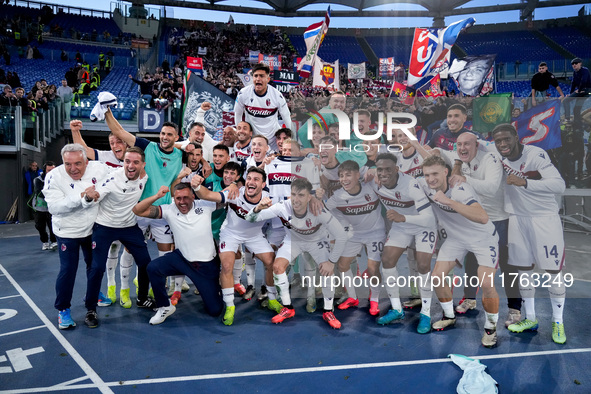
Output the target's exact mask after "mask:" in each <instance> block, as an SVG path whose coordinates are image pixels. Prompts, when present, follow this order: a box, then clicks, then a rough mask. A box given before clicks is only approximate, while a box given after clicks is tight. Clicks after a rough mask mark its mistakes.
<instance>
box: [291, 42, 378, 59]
mask: <svg viewBox="0 0 591 394" xmlns="http://www.w3.org/2000/svg"><path fill="white" fill-rule="evenodd" d="M289 39H290V41H291V43H292V44H293V46H294V47H295V49H296V50H297V51H298V54H299V55H300V56H304V55H305V54H306V43H305V42H304V37H303V36H302V35H290V36H289ZM318 56H320V58H322V60H324V61H327V62H334V61H335V60H337V59H338V60H339V62H340V64H346V63H361V62H365V61H367V57H366V56H365V55H364V53H363V49H362V48H361V46H360V45H359V43H358V42H357V39H355V37H352V36H328V35H327V36H326V37H325V38H324V41H323V42H322V46H321V47H320V51H319V52H318Z"/></svg>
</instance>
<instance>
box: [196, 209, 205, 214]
mask: <svg viewBox="0 0 591 394" xmlns="http://www.w3.org/2000/svg"><path fill="white" fill-rule="evenodd" d="M195 213H196V214H197V215H201V214H202V213H203V208H196V209H195Z"/></svg>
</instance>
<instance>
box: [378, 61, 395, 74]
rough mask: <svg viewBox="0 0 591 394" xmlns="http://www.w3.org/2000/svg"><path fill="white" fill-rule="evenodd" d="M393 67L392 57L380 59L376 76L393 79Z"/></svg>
mask: <svg viewBox="0 0 591 394" xmlns="http://www.w3.org/2000/svg"><path fill="white" fill-rule="evenodd" d="M394 66H395V64H394V58H393V57H381V58H380V60H379V66H378V75H379V76H380V77H393V76H394Z"/></svg>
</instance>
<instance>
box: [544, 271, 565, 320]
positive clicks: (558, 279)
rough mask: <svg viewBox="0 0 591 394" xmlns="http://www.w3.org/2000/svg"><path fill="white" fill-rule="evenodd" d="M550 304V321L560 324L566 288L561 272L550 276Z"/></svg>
mask: <svg viewBox="0 0 591 394" xmlns="http://www.w3.org/2000/svg"><path fill="white" fill-rule="evenodd" d="M548 293H550V303H551V304H552V321H553V322H555V323H562V313H563V311H564V302H565V301H566V286H565V285H564V278H563V277H562V272H559V273H557V274H550V287H549V288H548Z"/></svg>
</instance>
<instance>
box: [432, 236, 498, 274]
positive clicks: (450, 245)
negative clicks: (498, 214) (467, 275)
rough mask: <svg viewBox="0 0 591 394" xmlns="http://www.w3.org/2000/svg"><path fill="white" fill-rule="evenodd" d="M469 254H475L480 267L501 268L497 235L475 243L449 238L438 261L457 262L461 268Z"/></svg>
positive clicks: (441, 250) (440, 250)
mask: <svg viewBox="0 0 591 394" xmlns="http://www.w3.org/2000/svg"><path fill="white" fill-rule="evenodd" d="M468 252H472V253H474V256H476V260H477V261H478V265H479V266H483V267H490V268H494V269H497V268H498V266H499V237H498V235H497V234H496V233H495V235H494V236H491V237H490V238H488V239H485V240H480V241H477V242H473V243H470V244H468V243H465V242H462V241H460V240H457V239H453V238H448V239H446V240H445V243H444V244H443V246H441V249H439V255H438V256H437V261H456V260H457V262H458V265H459V266H460V267H461V266H462V263H463V261H464V257H465V256H466V254H467V253H468Z"/></svg>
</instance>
